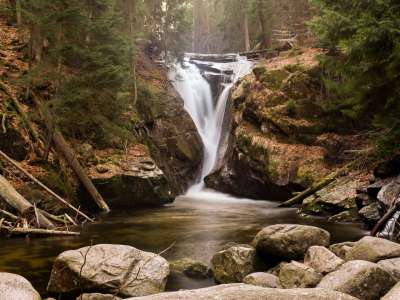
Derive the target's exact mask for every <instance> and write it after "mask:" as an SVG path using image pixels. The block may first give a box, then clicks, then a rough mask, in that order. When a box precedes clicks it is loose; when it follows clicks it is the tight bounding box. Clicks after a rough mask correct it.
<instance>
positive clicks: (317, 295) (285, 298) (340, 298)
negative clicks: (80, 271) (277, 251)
mask: <svg viewBox="0 0 400 300" xmlns="http://www.w3.org/2000/svg"><path fill="white" fill-rule="evenodd" d="M178 299H179V300H181V299H182V300H216V299H223V300H260V299H268V300H294V299H307V300H357V299H356V298H354V297H352V296H350V295H346V294H343V293H340V292H336V291H331V290H328V289H288V290H283V289H269V288H263V287H258V286H254V285H250V284H241V283H236V284H223V285H218V286H214V287H209V288H204V289H198V290H189V291H180V292H172V293H162V294H158V295H153V296H148V297H139V298H131V299H128V300H178Z"/></svg>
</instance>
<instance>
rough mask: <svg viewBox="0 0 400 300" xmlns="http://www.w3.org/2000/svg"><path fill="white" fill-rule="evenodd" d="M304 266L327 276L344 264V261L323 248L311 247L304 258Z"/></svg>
mask: <svg viewBox="0 0 400 300" xmlns="http://www.w3.org/2000/svg"><path fill="white" fill-rule="evenodd" d="M304 264H305V265H306V266H309V267H311V268H313V269H314V270H315V271H317V272H319V273H321V274H328V273H330V272H333V271H335V270H336V269H337V268H339V267H340V266H341V265H342V264H344V260H343V259H341V258H339V257H337V256H336V255H335V254H334V253H333V252H331V251H329V250H328V249H327V248H325V247H321V246H312V247H310V248H309V249H308V251H307V253H306V256H305V257H304Z"/></svg>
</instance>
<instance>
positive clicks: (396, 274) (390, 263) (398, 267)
mask: <svg viewBox="0 0 400 300" xmlns="http://www.w3.org/2000/svg"><path fill="white" fill-rule="evenodd" d="M378 265H379V266H381V267H382V268H383V269H385V270H386V271H388V272H389V273H390V274H391V275H392V276H393V278H394V279H396V281H400V258H399V257H398V258H391V259H385V260H381V261H380V262H378ZM399 299H400V298H399Z"/></svg>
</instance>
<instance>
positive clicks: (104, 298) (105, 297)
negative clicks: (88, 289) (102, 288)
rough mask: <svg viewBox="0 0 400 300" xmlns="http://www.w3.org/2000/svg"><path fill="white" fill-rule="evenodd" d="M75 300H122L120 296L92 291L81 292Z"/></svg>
mask: <svg viewBox="0 0 400 300" xmlns="http://www.w3.org/2000/svg"><path fill="white" fill-rule="evenodd" d="M76 300H122V298H119V297H117V296H114V295H110V294H99V293H93V294H82V295H80V296H79V297H78V298H76Z"/></svg>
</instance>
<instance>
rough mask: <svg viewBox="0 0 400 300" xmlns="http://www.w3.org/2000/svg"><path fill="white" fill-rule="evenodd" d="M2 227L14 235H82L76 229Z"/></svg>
mask: <svg viewBox="0 0 400 300" xmlns="http://www.w3.org/2000/svg"><path fill="white" fill-rule="evenodd" d="M0 229H5V230H7V231H8V233H9V234H12V235H25V234H34V235H64V236H65V235H70V236H77V235H80V232H76V231H63V230H49V229H37V228H19V227H17V228H13V227H9V226H4V225H3V226H1V227H0Z"/></svg>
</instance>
